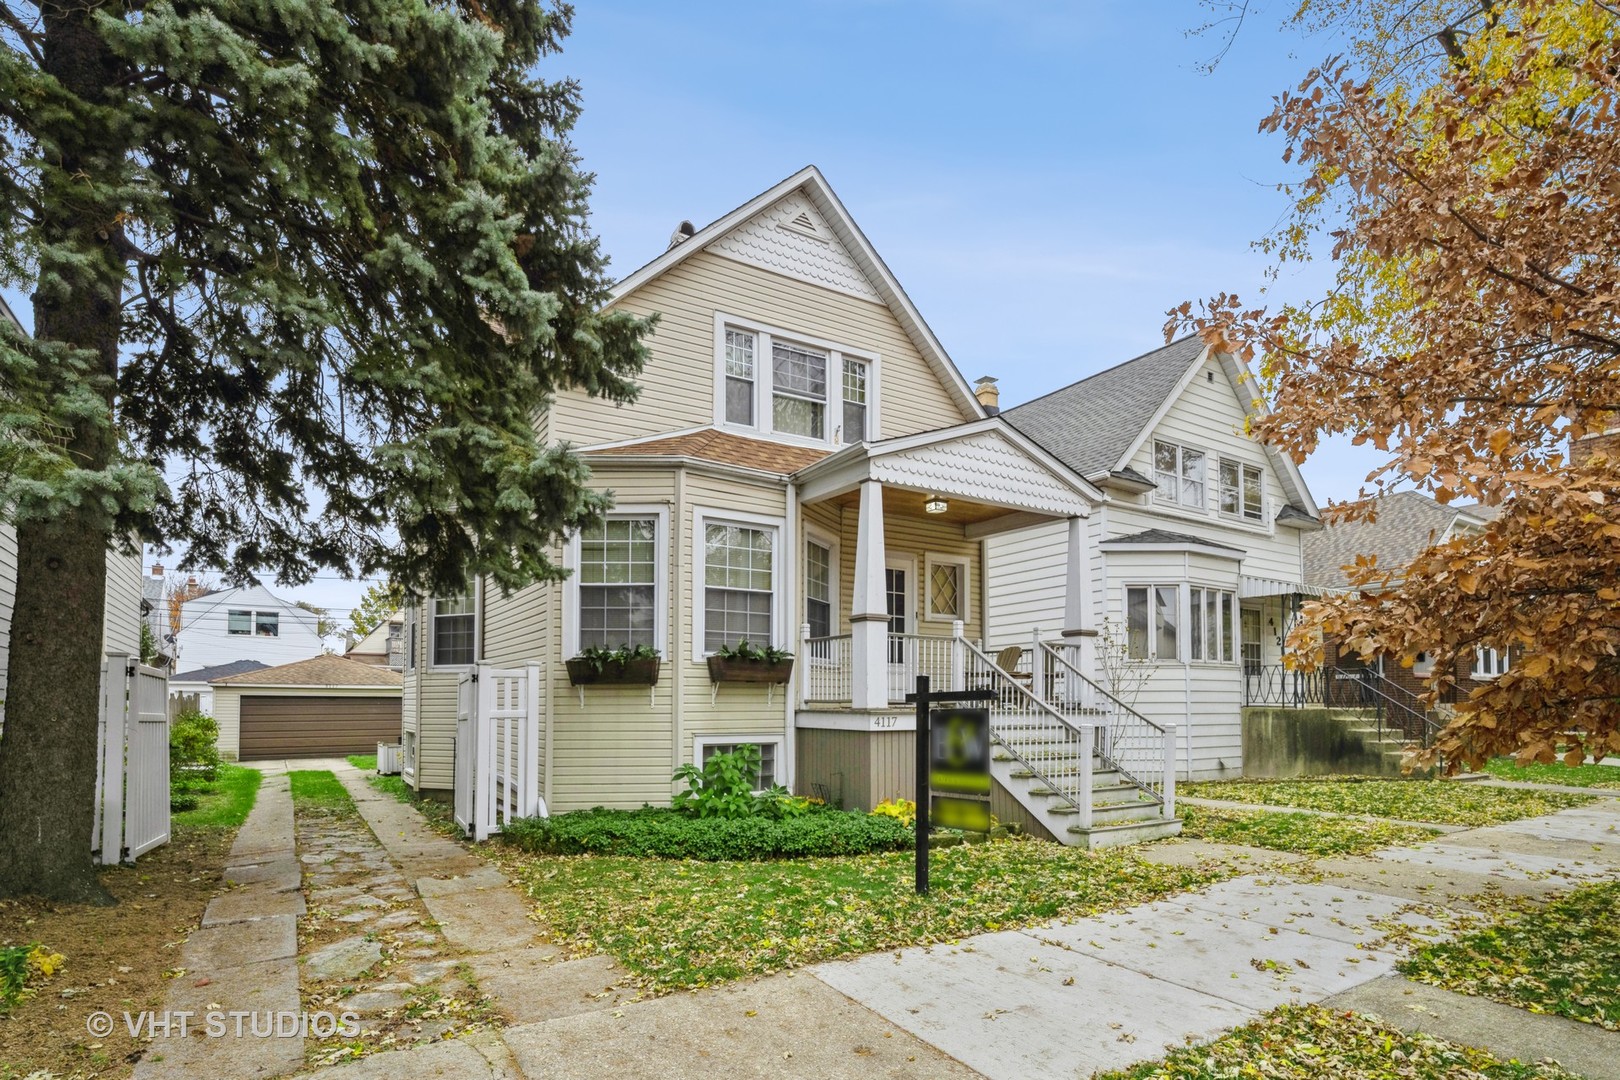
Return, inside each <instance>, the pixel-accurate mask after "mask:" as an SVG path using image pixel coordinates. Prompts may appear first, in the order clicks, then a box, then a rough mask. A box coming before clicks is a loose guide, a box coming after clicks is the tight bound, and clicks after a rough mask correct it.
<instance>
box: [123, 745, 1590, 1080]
mask: <svg viewBox="0 0 1620 1080" xmlns="http://www.w3.org/2000/svg"><path fill="white" fill-rule="evenodd" d="M298 767H300V768H331V769H332V770H333V771H334V772H335V773H336V774H337V775H338V776H339V777H340V779H341V780H342V782H343V783H344V785H345V786H346V787H347V789H348V790H349V792H350V793H351V795H352V796H353V797H354V799H355V803H356V806H357V808H358V809H359V811H360V814H361V815H362V817H363V818H364V820H365V822H366V824H367V825H368V826H369V827H370V829H371V831H372V833H374V834H375V837H376V840H377V842H378V843H379V844H380V845H381V849H382V853H385V855H386V857H384V855H383V854H382V853H378V854H367V855H365V858H366V860H368V863H369V864H370V865H374V866H375V867H376V872H377V876H378V878H379V880H383V879H386V882H385V886H386V887H388V888H398V887H403V888H405V889H407V890H409V891H410V892H411V893H413V894H414V896H413V898H412V903H416V902H417V901H416V899H415V898H416V897H419V898H420V900H419V902H420V904H421V905H424V906H425V908H426V910H427V912H428V913H429V914H430V915H431V918H432V924H433V926H434V927H435V928H436V929H437V931H438V933H439V934H441V935H442V937H443V939H444V941H445V942H447V943H448V945H449V946H450V947H453V949H454V950H455V951H456V954H457V956H458V957H459V959H460V960H461V961H462V962H464V963H465V965H466V967H467V970H468V973H469V974H470V975H471V977H472V978H473V979H474V980H475V981H476V983H477V986H478V989H479V991H480V992H482V993H483V994H486V995H489V996H490V997H492V998H493V999H494V1001H495V1003H496V1006H497V1008H498V1009H499V1011H500V1012H501V1014H503V1018H504V1020H505V1021H506V1025H507V1026H505V1027H503V1028H500V1029H498V1030H489V1031H483V1032H479V1033H477V1034H474V1035H470V1036H467V1037H463V1038H456V1039H450V1040H446V1041H438V1042H433V1043H430V1044H428V1045H424V1046H420V1047H417V1048H415V1049H409V1050H398V1051H390V1052H386V1053H379V1054H374V1055H372V1056H370V1057H367V1058H364V1059H361V1060H359V1061H356V1062H351V1063H348V1064H344V1065H338V1066H333V1067H330V1068H326V1069H320V1070H316V1071H315V1072H312V1073H307V1074H304V1075H306V1076H308V1077H311V1078H314V1077H319V1078H320V1080H383V1078H390V1080H391V1078H394V1077H405V1078H415V1077H452V1076H453V1077H456V1078H457V1080H517V1078H522V1077H534V1078H538V1077H546V1078H548V1080H550V1078H561V1077H580V1078H588V1077H600V1076H606V1075H614V1076H622V1077H640V1076H648V1077H652V1076H656V1077H660V1078H664V1077H668V1078H677V1080H678V1078H684V1077H691V1078H694V1080H699V1078H701V1080H709V1078H712V1077H713V1076H716V1075H728V1076H738V1077H760V1078H766V1077H769V1078H773V1080H775V1078H784V1077H816V1078H840V1077H850V1078H857V1077H859V1078H866V1077H871V1076H888V1077H971V1076H986V1077H992V1078H996V1080H1000V1078H1003V1077H1005V1078H1013V1077H1018V1078H1023V1077H1046V1076H1059V1077H1072V1076H1088V1075H1090V1074H1091V1073H1092V1072H1093V1071H1094V1070H1096V1069H1103V1068H1117V1067H1121V1066H1125V1065H1129V1064H1132V1063H1135V1062H1138V1061H1143V1060H1148V1059H1151V1058H1154V1057H1158V1056H1160V1055H1161V1054H1162V1052H1163V1049H1164V1047H1165V1046H1166V1045H1167V1044H1180V1043H1181V1042H1183V1041H1184V1040H1185V1039H1188V1038H1193V1039H1200V1038H1208V1037H1211V1036H1213V1035H1215V1034H1217V1033H1219V1032H1220V1031H1222V1030H1225V1029H1227V1028H1230V1027H1232V1026H1234V1025H1237V1024H1241V1023H1244V1022H1246V1021H1248V1020H1251V1019H1253V1018H1254V1017H1256V1016H1257V1015H1259V1014H1260V1013H1262V1012H1264V1011H1265V1010H1267V1009H1270V1008H1272V1007H1274V1006H1276V1005H1278V1004H1282V1003H1285V1002H1309V1001H1328V1002H1330V1003H1332V1004H1333V1005H1335V1006H1336V1007H1343V1008H1358V1009H1364V1010H1366V1011H1371V1012H1375V1013H1377V1014H1379V1015H1381V1016H1383V1017H1384V1018H1385V1019H1387V1020H1388V1021H1390V1022H1391V1023H1392V1024H1394V1025H1396V1026H1398V1027H1402V1028H1408V1029H1414V1030H1425V1031H1430V1032H1432V1033H1434V1034H1437V1035H1441V1036H1444V1037H1449V1038H1454V1039H1457V1040H1458V1041H1460V1042H1465V1043H1469V1044H1472V1045H1482V1046H1485V1047H1487V1048H1489V1049H1491V1050H1493V1051H1495V1052H1497V1053H1498V1054H1499V1055H1501V1056H1518V1057H1520V1058H1525V1059H1537V1058H1541V1057H1546V1056H1554V1057H1557V1058H1558V1059H1559V1060H1561V1061H1563V1063H1564V1064H1565V1065H1566V1066H1567V1067H1569V1068H1572V1069H1574V1070H1575V1071H1576V1072H1578V1073H1580V1074H1582V1075H1584V1076H1586V1077H1588V1078H1589V1080H1604V1078H1614V1080H1620V1036H1617V1035H1615V1034H1612V1033H1609V1032H1605V1031H1602V1030H1601V1029H1598V1028H1595V1027H1592V1026H1590V1025H1584V1024H1574V1023H1571V1022H1569V1021H1564V1020H1559V1019H1557V1018H1552V1017H1545V1016H1535V1015H1533V1014H1530V1013H1528V1012H1524V1011H1522V1010H1518V1009H1511V1008H1508V1007H1506V1006H1501V1005H1496V1004H1494V1003H1492V1002H1487V1001H1482V1000H1480V999H1475V998H1467V997H1463V996H1461V995H1457V994H1451V993H1448V992H1446V991H1440V990H1436V989H1434V988H1431V987H1419V986H1416V985H1414V984H1410V983H1408V982H1407V981H1406V980H1404V979H1402V978H1401V977H1400V976H1399V975H1397V974H1395V973H1394V965H1395V962H1396V961H1397V959H1398V954H1397V951H1396V946H1395V945H1394V944H1391V943H1390V942H1389V941H1387V940H1386V938H1387V937H1388V931H1389V930H1390V928H1392V927H1397V926H1403V927H1405V928H1407V931H1408V932H1410V933H1412V934H1416V935H1420V936H1422V935H1427V936H1433V935H1442V934H1448V933H1451V932H1453V931H1454V930H1455V929H1457V928H1458V927H1460V926H1465V925H1466V924H1467V922H1468V921H1469V920H1470V919H1471V918H1472V917H1473V915H1472V910H1473V908H1472V905H1471V903H1470V901H1469V897H1471V896H1476V895H1478V894H1480V893H1482V892H1484V891H1486V890H1487V889H1495V890H1499V891H1501V892H1503V893H1508V894H1525V895H1545V894H1547V893H1550V892H1555V891H1560V890H1564V889H1568V888H1570V887H1572V886H1573V885H1575V884H1578V883H1579V882H1582V881H1586V880H1590V879H1594V878H1599V877H1609V876H1620V804H1616V803H1613V802H1602V803H1597V804H1593V805H1592V806H1590V807H1583V808H1579V809H1576V810H1569V811H1565V812H1563V813H1559V814H1554V815H1549V816H1547V817H1544V818H1536V819H1531V820H1528V821H1520V822H1514V823H1511V824H1508V825H1501V826H1496V827H1493V828H1486V829H1471V830H1467V831H1461V832H1455V833H1451V834H1449V835H1446V836H1444V837H1441V838H1438V839H1437V840H1435V841H1434V842H1431V843H1428V844H1425V845H1423V846H1421V847H1416V848H1395V849H1390V850H1387V851H1383V852H1379V853H1378V854H1377V855H1376V856H1374V857H1370V858H1343V859H1332V860H1317V861H1316V862H1314V863H1313V864H1312V867H1313V870H1314V871H1316V872H1317V873H1316V874H1313V875H1312V880H1311V881H1309V882H1301V881H1298V880H1294V879H1291V878H1288V877H1286V876H1283V875H1286V873H1287V869H1286V868H1287V865H1288V863H1290V862H1291V861H1294V859H1293V858H1292V857H1290V856H1285V855H1280V854H1278V853H1273V852H1266V853H1259V852H1254V853H1251V854H1252V855H1253V857H1254V860H1255V861H1254V864H1253V865H1254V866H1255V872H1254V873H1250V874H1247V875H1244V876H1242V877H1238V878H1235V879H1232V880H1228V881H1226V882H1223V883H1220V884H1218V885H1215V886H1212V887H1211V888H1209V889H1206V890H1204V891H1202V892H1199V893H1192V894H1187V895H1184V896H1178V897H1175V898H1173V899H1170V900H1165V901H1160V902H1158V903H1154V904H1146V905H1141V906H1139V907H1135V908H1132V909H1129V910H1127V911H1123V912H1117V913H1113V914H1109V915H1102V916H1097V917H1094V918H1091V919H1084V920H1080V921H1078V922H1072V923H1054V924H1051V925H1047V926H1043V927H1035V928H1031V929H1027V930H1019V931H1003V932H999V933H994V934H984V935H979V936H977V937H973V938H969V939H966V940H964V941H961V942H959V943H957V944H955V945H951V946H934V947H928V948H913V949H902V950H899V951H897V952H888V953H881V954H871V955H867V956H863V957H857V958H854V959H850V960H845V961H835V962H832V963H825V964H820V965H817V966H815V967H812V968H809V969H806V970H804V971H800V972H796V973H788V974H783V975H777V976H773V977H770V978H766V979H760V980H756V981H752V982H745V983H739V984H732V985H729V986H726V987H722V988H717V989H711V990H705V991H700V992H696V993H687V994H673V995H669V996H666V997H661V998H654V999H650V1000H639V999H637V997H636V995H635V994H634V993H633V991H632V990H631V989H630V988H628V987H626V986H625V985H623V984H622V979H621V973H620V972H619V971H618V969H617V968H616V967H615V965H614V964H613V962H612V961H611V960H610V959H609V958H606V957H591V958H588V959H584V960H567V959H565V958H563V957H562V956H561V954H559V953H558V951H557V950H556V949H555V948H553V947H552V946H550V945H548V944H546V943H544V942H543V941H541V940H539V934H538V927H536V925H535V924H534V923H533V922H531V921H530V919H529V917H528V905H527V902H526V901H525V900H524V898H523V897H522V896H521V895H520V893H519V892H518V890H517V889H516V888H514V887H513V885H512V883H510V882H508V881H507V880H506V879H505V877H504V875H503V874H502V873H501V872H500V870H499V868H498V867H496V866H495V865H493V864H492V863H490V862H489V861H487V860H485V859H483V858H482V857H480V856H478V855H475V854H473V853H471V852H469V851H468V850H467V849H466V848H465V847H464V846H462V845H460V844H458V843H455V842H453V841H450V840H447V839H445V838H444V837H442V836H440V835H438V834H436V833H434V832H433V831H432V830H431V829H430V828H428V827H427V825H426V823H425V821H424V820H423V818H422V817H421V815H420V814H418V813H417V812H416V811H415V810H414V809H412V808H411V807H408V806H406V805H403V804H401V803H399V802H397V801H395V800H394V799H392V798H390V797H388V796H386V795H383V794H381V793H379V792H377V791H376V790H375V789H373V788H372V787H371V786H370V785H369V784H368V783H366V781H365V778H364V777H363V776H362V775H361V774H360V773H359V772H357V771H356V770H354V769H352V768H351V767H349V766H348V764H347V763H346V762H342V761H335V762H300V763H298ZM267 773H268V775H267V776H266V780H265V785H264V787H263V788H262V789H261V795H260V800H259V804H258V805H257V806H256V807H255V809H254V812H253V815H252V816H251V817H250V818H249V820H248V822H247V824H246V825H245V826H244V827H243V829H242V832H241V834H240V836H239V837H238V840H237V843H236V846H235V848H233V850H232V869H231V870H230V871H228V872H227V877H228V878H230V879H231V880H233V881H237V882H241V883H242V884H241V885H240V887H238V888H233V889H231V890H230V891H228V892H226V893H224V894H222V895H221V896H220V897H219V898H217V899H216V900H215V901H214V902H213V903H212V904H210V906H209V909H208V915H207V916H206V917H205V919H204V926H203V928H202V929H201V930H199V931H197V932H196V933H195V934H193V936H192V939H191V940H190V941H189V942H187V944H186V947H185V954H184V955H185V957H186V958H187V972H186V975H185V977H183V978H181V979H177V980H176V983H175V985H174V987H173V988H172V990H171V995H170V997H171V1005H172V1007H175V1008H182V1007H192V1008H199V1009H200V1008H203V1007H204V1005H203V1004H201V1003H202V1002H204V1001H206V1002H208V1003H209V1006H210V1007H211V1006H212V1005H214V1004H218V1005H219V1006H222V1007H224V1008H226V1009H232V1008H238V1009H252V1008H258V1009H261V1010H262V1009H282V1008H285V1009H292V1010H296V1009H297V1008H298V1007H299V1005H298V1001H299V995H298V976H299V968H298V961H297V960H295V959H294V955H293V952H294V950H295V948H296V944H295V942H296V938H295V936H294V932H293V922H294V919H295V918H296V917H297V916H299V915H301V914H303V900H302V895H301V893H300V892H299V891H298V889H299V864H298V859H297V856H296V853H295V852H294V851H293V821H292V807H291V802H290V799H289V798H288V797H287V794H286V779H285V777H284V776H283V775H280V774H279V772H278V771H277V770H274V769H269V770H267ZM350 846H353V845H350ZM1144 850H1145V856H1146V857H1148V858H1151V859H1154V860H1156V861H1164V862H1173V863H1184V862H1186V861H1187V860H1189V859H1196V858H1200V857H1206V856H1208V855H1210V854H1213V853H1215V852H1216V849H1215V848H1214V847H1212V846H1211V845H1207V844H1200V843H1198V842H1196V841H1194V842H1177V843H1173V844H1162V845H1156V846H1154V847H1151V848H1148V849H1144ZM1238 850H1240V851H1247V849H1238ZM1221 853H1222V854H1228V853H1230V851H1229V849H1221ZM308 859H309V855H308V854H307V853H306V855H305V861H306V862H307V861H308ZM1317 875H1320V876H1319V877H1318V876H1317ZM392 882H399V883H400V884H399V885H397V886H396V885H393V884H391V883H392ZM311 917H312V918H313V917H314V916H313V915H312V916H311ZM205 980H206V981H205ZM155 1049H156V1048H155ZM303 1053H304V1048H303V1044H302V1041H301V1040H297V1039H254V1038H251V1037H245V1038H242V1039H225V1040H219V1039H213V1040H205V1039H199V1038H195V1037H193V1038H189V1039H185V1040H177V1039H169V1040H166V1041H165V1042H164V1044H163V1045H162V1047H161V1052H154V1053H152V1054H149V1055H148V1057H147V1059H146V1060H143V1061H142V1062H141V1064H140V1065H139V1066H138V1067H137V1069H136V1076H137V1078H139V1080H147V1078H166V1077H171V1076H173V1077H195V1076H203V1075H209V1076H214V1075H217V1076H222V1077H258V1076H273V1075H285V1074H288V1073H292V1072H296V1071H297V1070H298V1069H300V1068H302V1067H303V1062H304V1057H303Z"/></svg>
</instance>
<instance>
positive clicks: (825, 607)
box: [804, 540, 838, 638]
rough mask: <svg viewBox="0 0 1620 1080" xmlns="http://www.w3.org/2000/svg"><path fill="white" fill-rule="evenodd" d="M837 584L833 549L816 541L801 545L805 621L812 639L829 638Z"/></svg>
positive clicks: (831, 630) (831, 629)
mask: <svg viewBox="0 0 1620 1080" xmlns="http://www.w3.org/2000/svg"><path fill="white" fill-rule="evenodd" d="M837 580H838V571H837V566H836V565H835V563H834V561H833V553H832V548H831V547H829V546H828V545H826V544H822V543H819V542H817V541H815V540H807V541H805V544H804V621H805V622H806V623H808V624H809V625H810V636H811V637H813V638H824V637H831V636H832V632H833V589H834V588H836V582H837Z"/></svg>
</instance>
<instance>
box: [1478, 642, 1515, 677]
mask: <svg viewBox="0 0 1620 1080" xmlns="http://www.w3.org/2000/svg"><path fill="white" fill-rule="evenodd" d="M1507 669H1508V654H1507V650H1505V649H1489V648H1486V649H1475V650H1474V678H1476V679H1494V678H1496V677H1497V676H1498V675H1503V674H1506V673H1507Z"/></svg>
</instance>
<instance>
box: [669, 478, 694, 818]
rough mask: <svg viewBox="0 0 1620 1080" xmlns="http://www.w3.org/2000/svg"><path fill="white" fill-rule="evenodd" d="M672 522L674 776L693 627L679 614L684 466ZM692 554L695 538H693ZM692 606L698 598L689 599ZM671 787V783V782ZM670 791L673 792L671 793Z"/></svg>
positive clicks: (680, 755) (684, 567)
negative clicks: (689, 635) (688, 630)
mask: <svg viewBox="0 0 1620 1080" xmlns="http://www.w3.org/2000/svg"><path fill="white" fill-rule="evenodd" d="M673 516H674V519H675V520H674V521H672V522H670V526H669V562H670V565H669V566H668V567H667V568H666V572H665V580H667V581H668V582H669V589H670V595H669V603H667V604H666V605H665V607H666V608H667V609H668V618H669V620H670V622H671V623H673V625H672V626H671V627H670V628H669V642H670V648H669V658H670V665H669V666H670V668H671V669H672V670H673V671H674V673H675V674H674V678H672V679H671V680H670V688H669V692H670V699H669V718H670V726H671V727H672V729H673V732H674V740H673V743H672V745H671V748H670V757H671V759H672V760H671V762H670V771H671V772H672V773H673V772H674V771H675V770H676V769H679V768H680V767H681V765H682V764H683V762H684V751H685V749H686V716H685V708H684V706H685V704H686V665H687V664H688V663H690V660H689V659H688V653H687V649H686V646H687V641H686V628H687V627H688V626H690V625H691V624H692V622H691V618H692V612H691V611H690V610H682V609H681V606H680V601H681V597H683V596H685V595H687V593H686V590H685V581H684V580H683V575H685V574H686V573H687V572H688V570H689V565H688V562H687V547H686V543H685V540H686V466H684V465H682V466H681V467H679V468H677V469H676V470H675V508H674V515H673ZM693 545H694V550H695V547H696V537H695V536H694V537H693ZM692 602H693V603H694V604H696V603H698V598H697V596H696V595H695V594H694V595H693V597H692ZM672 783H673V782H672ZM671 790H673V788H672V789H671Z"/></svg>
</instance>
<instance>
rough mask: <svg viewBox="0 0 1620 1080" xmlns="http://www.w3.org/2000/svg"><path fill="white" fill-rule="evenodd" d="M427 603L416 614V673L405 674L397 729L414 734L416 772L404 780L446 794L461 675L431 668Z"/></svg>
mask: <svg viewBox="0 0 1620 1080" xmlns="http://www.w3.org/2000/svg"><path fill="white" fill-rule="evenodd" d="M430 610H431V601H427V602H423V603H422V604H420V605H418V607H417V609H416V612H417V618H416V626H415V627H414V628H413V631H412V632H413V633H414V634H415V635H416V670H415V671H414V672H411V671H407V672H405V690H404V693H403V695H402V701H401V705H400V711H401V714H402V717H401V729H402V734H403V732H404V731H414V732H415V733H416V772H415V773H414V774H413V775H411V776H410V777H408V778H407V782H410V783H411V784H412V786H413V787H415V788H416V789H417V790H418V791H450V790H452V789H453V788H454V787H455V773H454V770H455V757H456V687H457V685H458V684H459V682H460V681H461V675H462V672H461V670H460V669H457V668H434V667H432V666H431V665H430V664H429V663H428V660H429V658H430V656H431V653H430V650H429V642H428V622H429V619H428V612H429V611H430Z"/></svg>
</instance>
